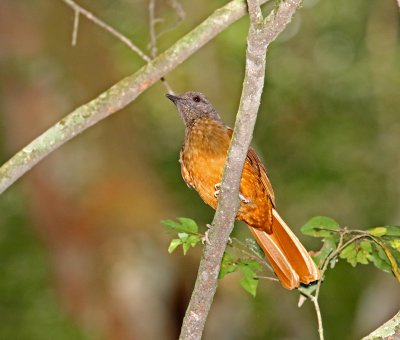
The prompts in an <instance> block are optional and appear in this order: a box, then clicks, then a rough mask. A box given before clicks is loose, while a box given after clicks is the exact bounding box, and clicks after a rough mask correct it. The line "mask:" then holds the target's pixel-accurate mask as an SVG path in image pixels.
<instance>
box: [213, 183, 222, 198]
mask: <svg viewBox="0 0 400 340" xmlns="http://www.w3.org/2000/svg"><path fill="white" fill-rule="evenodd" d="M220 187H221V183H217V184H214V189H215V191H214V197H215V198H218V195H219V193H220V192H221V190H220V189H219V188H220Z"/></svg>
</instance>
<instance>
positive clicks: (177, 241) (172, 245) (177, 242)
mask: <svg viewBox="0 0 400 340" xmlns="http://www.w3.org/2000/svg"><path fill="white" fill-rule="evenodd" d="M180 244H182V241H181V240H180V239H178V238H174V239H173V240H172V241H171V243H170V244H169V247H168V253H170V254H171V253H172V252H173V251H174V250H175V249H176V248H177V247H178V246H179V245H180Z"/></svg>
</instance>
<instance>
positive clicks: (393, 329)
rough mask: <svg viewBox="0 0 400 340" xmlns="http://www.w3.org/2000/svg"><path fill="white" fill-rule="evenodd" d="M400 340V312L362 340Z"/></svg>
mask: <svg viewBox="0 0 400 340" xmlns="http://www.w3.org/2000/svg"><path fill="white" fill-rule="evenodd" d="M399 338H400V311H399V312H397V314H396V315H395V316H394V317H393V318H391V319H390V320H389V321H387V322H385V323H384V324H383V325H381V326H379V327H378V328H377V329H376V330H375V331H373V332H372V333H371V334H369V335H367V336H366V337H365V338H363V339H362V340H373V339H382V340H391V339H393V340H394V339H399Z"/></svg>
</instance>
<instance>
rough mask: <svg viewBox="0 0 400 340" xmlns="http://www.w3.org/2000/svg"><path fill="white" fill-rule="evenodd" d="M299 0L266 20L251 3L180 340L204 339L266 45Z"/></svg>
mask: <svg viewBox="0 0 400 340" xmlns="http://www.w3.org/2000/svg"><path fill="white" fill-rule="evenodd" d="M300 3H301V0H287V1H282V2H281V3H280V4H279V6H278V8H277V9H276V10H274V11H272V12H271V13H270V14H269V15H268V17H267V18H266V20H265V21H263V20H262V13H261V9H260V7H259V3H258V1H257V0H248V7H249V14H250V28H249V33H248V36H247V50H246V70H245V77H244V81H243V89H242V96H241V99H240V104H239V110H238V113H237V116H236V123H235V129H234V132H233V136H232V141H231V145H230V148H229V152H228V156H227V160H226V163H225V169H224V173H223V179H222V184H221V193H220V196H219V202H218V207H217V211H216V213H215V216H214V220H213V223H212V225H213V227H212V228H211V229H210V232H209V240H210V244H206V246H205V248H204V252H203V256H202V259H201V262H200V266H199V271H198V275H197V280H196V283H195V287H194V290H193V293H192V297H191V300H190V303H189V307H188V309H187V311H186V314H185V318H184V320H183V325H182V329H181V335H180V340H189V339H190V340H192V339H201V335H202V333H203V329H204V325H205V321H206V319H207V315H208V312H209V310H210V307H211V303H212V300H213V298H214V294H215V291H216V289H217V283H218V274H219V271H220V266H221V260H222V256H223V254H224V251H225V247H226V244H227V242H228V238H229V234H230V233H231V231H232V229H233V223H234V221H235V217H236V213H237V210H238V208H239V184H240V179H241V175H242V171H243V164H244V161H245V158H246V155H247V151H248V148H249V146H250V142H251V139H252V134H253V129H254V125H255V121H256V118H257V111H258V108H259V105H260V100H261V94H262V89H263V85H264V75H265V58H266V56H265V54H266V50H267V47H268V45H269V44H270V43H271V42H272V41H273V40H274V39H275V38H276V37H277V35H278V34H279V33H280V32H282V31H283V30H284V28H285V27H286V26H287V24H288V23H289V22H290V20H291V18H292V16H293V15H294V13H295V12H296V10H297V9H298V7H299V6H300Z"/></svg>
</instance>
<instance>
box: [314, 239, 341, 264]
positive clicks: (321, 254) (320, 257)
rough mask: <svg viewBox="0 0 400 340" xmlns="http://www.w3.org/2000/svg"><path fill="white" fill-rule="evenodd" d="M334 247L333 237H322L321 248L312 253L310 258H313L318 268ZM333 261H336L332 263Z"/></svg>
mask: <svg viewBox="0 0 400 340" xmlns="http://www.w3.org/2000/svg"><path fill="white" fill-rule="evenodd" d="M336 247H337V244H336V240H335V239H334V238H332V237H326V238H324V240H323V245H322V248H321V249H320V250H319V251H318V252H316V253H315V254H314V255H312V258H313V259H314V261H315V263H316V264H317V265H318V267H319V268H321V267H322V265H323V263H324V262H325V260H326V258H327V257H328V256H329V255H330V254H331V253H332V252H333V251H334V250H335V249H336ZM335 263H336V262H334V263H333V265H334V264H335ZM332 268H333V267H332Z"/></svg>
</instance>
